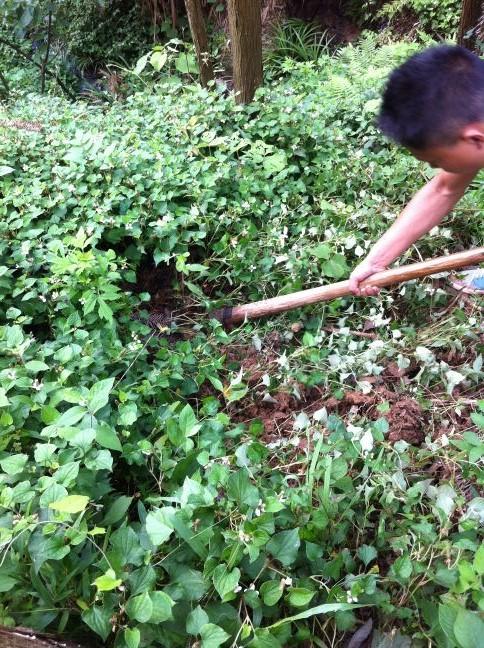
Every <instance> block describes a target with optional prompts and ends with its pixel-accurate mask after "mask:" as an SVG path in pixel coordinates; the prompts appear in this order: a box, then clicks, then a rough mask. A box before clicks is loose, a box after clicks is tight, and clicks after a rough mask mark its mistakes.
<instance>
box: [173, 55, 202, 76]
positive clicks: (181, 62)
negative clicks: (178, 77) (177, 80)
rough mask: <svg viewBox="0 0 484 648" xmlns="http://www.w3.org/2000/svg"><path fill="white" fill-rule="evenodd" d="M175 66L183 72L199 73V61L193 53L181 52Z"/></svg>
mask: <svg viewBox="0 0 484 648" xmlns="http://www.w3.org/2000/svg"><path fill="white" fill-rule="evenodd" d="M175 67H176V69H177V70H178V72H180V73H181V74H198V72H199V69H198V65H197V61H196V59H195V56H194V55H193V54H184V53H183V54H180V55H179V56H177V58H176V59H175Z"/></svg>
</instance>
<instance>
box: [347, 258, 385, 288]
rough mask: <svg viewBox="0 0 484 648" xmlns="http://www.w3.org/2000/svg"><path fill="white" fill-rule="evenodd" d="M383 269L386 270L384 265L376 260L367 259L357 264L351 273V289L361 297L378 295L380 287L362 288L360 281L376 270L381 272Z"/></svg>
mask: <svg viewBox="0 0 484 648" xmlns="http://www.w3.org/2000/svg"><path fill="white" fill-rule="evenodd" d="M381 270H386V268H385V266H384V265H381V264H379V263H376V262H374V261H369V260H368V259H365V260H364V261H362V262H361V263H360V265H358V266H356V268H355V269H354V270H353V272H352V273H351V275H350V279H349V281H350V290H351V292H352V293H353V294H355V295H359V296H360V297H373V296H375V295H378V293H379V292H380V288H378V286H365V287H364V288H360V283H361V282H362V281H363V280H364V279H367V278H368V277H370V276H371V275H373V274H375V272H380V271H381Z"/></svg>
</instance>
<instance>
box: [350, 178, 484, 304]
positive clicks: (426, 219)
mask: <svg viewBox="0 0 484 648" xmlns="http://www.w3.org/2000/svg"><path fill="white" fill-rule="evenodd" d="M476 174H477V171H476V172H472V173H448V172H447V171H441V172H440V173H438V174H437V175H436V176H435V177H434V178H432V180H430V182H428V183H427V184H426V185H425V186H424V187H422V189H420V191H419V192H418V193H416V194H415V196H414V197H413V198H412V200H411V201H410V202H409V203H408V205H407V206H406V207H405V209H404V210H403V211H402V213H401V214H400V216H399V217H398V218H397V220H396V221H395V223H393V225H392V226H391V227H390V228H389V229H388V230H387V231H386V232H385V234H384V235H383V236H382V237H381V238H380V240H379V241H377V243H376V244H375V245H374V246H373V248H372V249H371V250H370V252H369V254H368V256H367V257H366V259H365V260H364V261H362V263H360V265H358V266H357V267H356V268H355V270H353V272H352V273H351V276H350V287H351V290H352V291H353V292H354V293H355V294H357V295H374V294H376V293H377V292H378V288H375V287H372V286H370V287H368V288H364V289H363V290H360V289H359V287H358V286H359V283H360V282H361V281H363V280H364V279H366V278H367V277H369V276H370V275H372V274H374V273H375V272H378V271H380V270H384V269H385V268H386V267H387V266H388V265H389V264H390V263H392V261H394V260H395V259H396V258H397V257H399V256H400V255H401V254H402V252H404V251H405V250H407V249H408V248H409V247H410V246H411V245H412V243H415V241H416V240H417V239H419V238H420V237H421V236H423V235H424V234H426V233H427V232H429V231H430V230H431V229H432V227H434V226H435V225H438V223H440V221H441V220H442V219H443V218H444V216H445V215H446V214H448V213H449V212H450V211H451V209H452V208H453V207H454V206H455V205H456V204H457V202H458V201H459V200H460V199H461V198H462V196H463V195H464V192H465V190H466V189H467V187H468V186H469V184H470V183H471V182H472V180H473V179H474V177H475V176H476Z"/></svg>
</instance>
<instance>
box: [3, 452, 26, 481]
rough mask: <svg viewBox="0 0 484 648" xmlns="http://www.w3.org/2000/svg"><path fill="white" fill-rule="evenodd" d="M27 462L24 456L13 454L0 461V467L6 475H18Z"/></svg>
mask: <svg viewBox="0 0 484 648" xmlns="http://www.w3.org/2000/svg"><path fill="white" fill-rule="evenodd" d="M27 461H28V456H27V455H26V454H15V455H10V456H9V457H6V458H5V459H2V460H1V461H0V466H1V468H2V470H3V472H4V473H6V474H7V475H11V476H12V475H18V474H19V473H21V472H22V471H23V469H24V468H25V466H26V464H27Z"/></svg>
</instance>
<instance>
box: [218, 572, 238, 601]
mask: <svg viewBox="0 0 484 648" xmlns="http://www.w3.org/2000/svg"><path fill="white" fill-rule="evenodd" d="M239 579H240V569H239V568H238V567H235V568H234V569H233V570H232V571H229V570H228V568H227V565H225V564H222V565H218V566H217V567H216V568H215V570H214V572H213V576H212V581H213V584H214V587H215V589H216V590H217V592H218V594H219V596H220V598H221V599H222V601H226V600H230V599H232V598H234V596H233V595H234V589H235V588H236V587H237V585H238V584H239Z"/></svg>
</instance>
